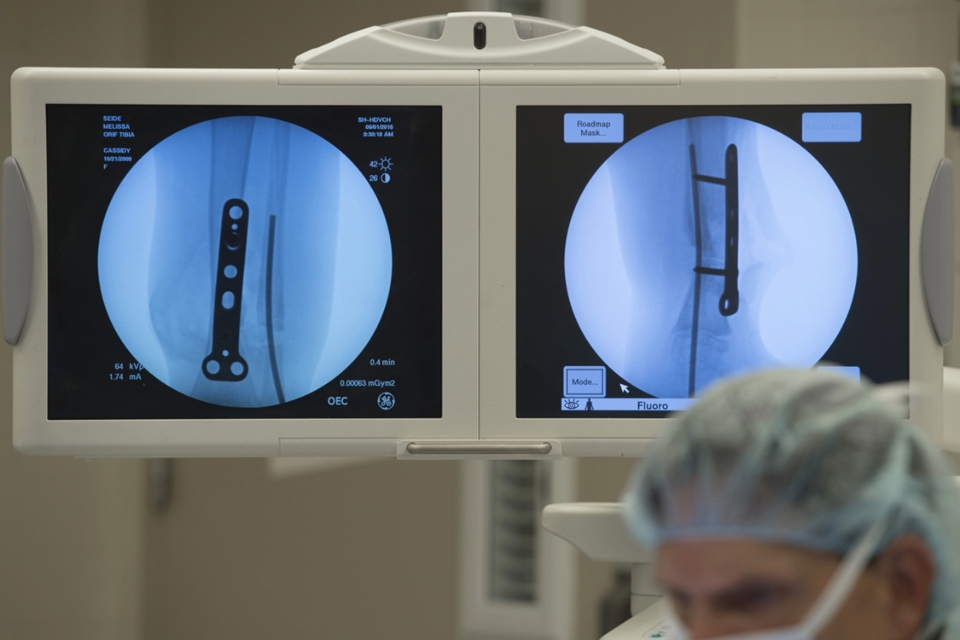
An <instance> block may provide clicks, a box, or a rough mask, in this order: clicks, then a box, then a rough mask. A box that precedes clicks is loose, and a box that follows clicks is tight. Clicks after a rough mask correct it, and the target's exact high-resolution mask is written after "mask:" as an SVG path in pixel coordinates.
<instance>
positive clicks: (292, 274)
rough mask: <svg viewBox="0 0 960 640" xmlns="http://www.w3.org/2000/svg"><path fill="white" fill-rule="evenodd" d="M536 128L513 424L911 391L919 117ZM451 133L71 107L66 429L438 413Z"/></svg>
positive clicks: (783, 110) (854, 112)
mask: <svg viewBox="0 0 960 640" xmlns="http://www.w3.org/2000/svg"><path fill="white" fill-rule="evenodd" d="M516 117H517V127H516V132H517V135H516V167H517V170H516V247H517V254H516V287H517V289H516V290H517V297H516V327H517V329H516V416H517V417H518V418H544V417H556V418H563V417H581V418H582V417H586V414H585V413H583V412H588V411H594V412H596V413H594V414H592V415H595V416H596V417H641V416H642V417H659V416H662V415H665V414H666V413H667V412H668V411H673V410H677V409H683V408H685V407H686V406H688V405H689V403H690V402H691V398H694V397H695V396H696V395H698V394H699V393H700V392H702V390H703V389H704V388H705V387H707V386H708V385H710V384H711V383H713V382H715V381H716V380H717V379H719V378H721V377H723V376H728V375H732V374H737V373H742V372H746V371H751V370H755V369H759V368H763V367H772V366H798V367H813V366H833V367H837V368H838V369H837V370H838V371H839V372H841V373H844V374H848V375H854V376H858V377H859V376H860V375H863V376H866V377H868V378H870V379H872V380H875V381H878V382H884V381H891V380H901V379H906V378H907V377H908V373H909V322H908V292H909V282H908V274H909V244H908V238H909V186H910V185H909V179H910V175H909V173H910V166H909V158H910V107H909V105H860V106H851V105H843V106H837V107H830V106H823V105H817V106H802V105H796V106H781V105H777V106H762V107H761V106H756V107H751V106H736V107H689V106H684V107H668V106H636V107H603V106H596V107H582V106H578V107H563V106H521V107H518V108H517V113H516ZM442 122H443V113H442V109H441V107H383V106H378V107H363V106H359V107H334V106H324V107H216V106H130V105H125V106H110V105H56V104H53V105H48V106H47V141H48V143H47V146H48V148H47V162H48V167H47V170H48V171H47V174H48V179H47V182H48V243H49V263H48V267H49V297H48V305H49V351H48V354H49V376H48V384H49V389H48V418H49V419H50V420H64V419H66V420H70V419H100V420H103V419H106V420H110V419H140V418H264V417H287V418H324V417H338V418H344V417H353V418H391V417H398V418H439V417H441V416H442V415H443V404H442V388H441V387H442V384H441V382H442V377H441V370H442V355H443V354H442V352H441V343H442V334H443V318H442V295H441V288H442V283H443V269H442V266H443V255H442V234H443V227H442V218H443V210H442V195H443V194H442V171H441V166H442ZM482 216H483V212H482V211H481V217H482ZM331 398H333V399H334V401H333V402H331ZM347 398H349V399H348V400H347Z"/></svg>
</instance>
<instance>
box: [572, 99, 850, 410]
mask: <svg viewBox="0 0 960 640" xmlns="http://www.w3.org/2000/svg"><path fill="white" fill-rule="evenodd" d="M565 275H566V284H567V293H568V296H569V299H570V304H571V306H572V307H573V312H574V315H575V316H576V319H577V322H578V324H579V326H580V328H581V330H582V331H583V334H584V336H585V337H586V339H587V341H588V342H589V343H590V345H591V346H592V347H593V349H594V350H595V351H596V353H597V354H598V355H599V356H600V358H601V359H603V361H604V362H605V363H606V364H607V366H609V367H610V368H611V369H613V370H614V371H615V372H616V373H617V374H618V375H620V376H621V377H622V378H623V379H625V380H627V381H629V382H631V383H632V384H633V385H634V386H636V387H637V388H638V389H642V390H643V391H646V392H648V393H651V394H653V395H654V396H657V397H664V398H671V397H673V398H677V397H687V396H688V395H691V393H696V392H698V391H700V390H702V389H703V388H704V387H706V386H707V385H709V384H710V383H711V382H713V381H715V380H717V379H718V378H720V377H722V376H727V375H731V374H736V373H738V372H743V371H747V370H751V369H757V368H761V367H768V366H778V365H783V366H796V367H810V366H813V365H814V364H816V363H817V362H818V361H819V360H820V359H821V358H822V357H823V354H824V353H825V352H826V351H827V349H828V348H829V347H830V345H831V344H832V343H833V342H834V340H835V339H836V337H837V334H838V333H839V331H840V329H841V327H842V326H843V323H844V321H845V320H846V317H847V314H848V313H849V310H850V305H851V302H852V300H853V293H854V288H855V286H856V280H857V240H856V235H855V233H854V228H853V223H852V221H851V218H850V212H849V211H848V209H847V205H846V203H845V202H844V199H843V196H842V195H841V193H840V190H839V189H838V188H837V186H836V184H835V183H834V182H833V180H832V178H831V177H830V175H829V174H828V173H827V171H826V170H825V169H824V168H823V166H822V165H821V164H820V163H819V162H818V161H817V160H816V159H815V158H814V157H813V156H812V155H810V153H808V152H807V151H806V150H805V149H804V148H803V147H802V146H800V145H799V144H797V143H796V142H794V141H793V140H791V139H790V138H788V137H786V136H785V135H783V134H781V133H779V132H777V131H775V130H773V129H771V128H769V127H766V126H764V125H761V124H757V123H755V122H751V121H749V120H744V119H741V118H732V117H725V116H709V117H696V118H687V119H683V120H677V121H674V122H670V123H668V124H664V125H661V126H659V127H656V128H654V129H651V130H649V131H647V132H645V133H643V134H641V135H639V136H637V137H636V138H634V139H632V140H630V141H629V142H628V143H626V144H624V145H623V146H622V147H621V148H620V149H619V150H617V151H616V153H614V154H613V155H612V156H610V158H609V159H608V160H607V161H606V162H605V163H604V164H603V165H602V166H601V167H600V168H599V169H598V170H597V172H596V173H595V174H594V175H593V177H592V178H591V180H590V182H589V183H588V184H587V186H586V188H585V189H584V190H583V193H582V194H581V196H580V199H579V201H578V203H577V206H576V209H575V210H574V213H573V217H572V219H571V222H570V226H569V229H568V233H567V241H566V249H565ZM731 301H734V303H731Z"/></svg>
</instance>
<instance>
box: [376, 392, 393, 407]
mask: <svg viewBox="0 0 960 640" xmlns="http://www.w3.org/2000/svg"><path fill="white" fill-rule="evenodd" d="M396 403H397V399H396V398H394V397H393V394H392V393H390V392H389V391H384V392H383V393H381V394H380V395H379V397H377V406H378V407H380V408H381V409H383V410H384V411H389V410H390V409H393V405H395V404H396Z"/></svg>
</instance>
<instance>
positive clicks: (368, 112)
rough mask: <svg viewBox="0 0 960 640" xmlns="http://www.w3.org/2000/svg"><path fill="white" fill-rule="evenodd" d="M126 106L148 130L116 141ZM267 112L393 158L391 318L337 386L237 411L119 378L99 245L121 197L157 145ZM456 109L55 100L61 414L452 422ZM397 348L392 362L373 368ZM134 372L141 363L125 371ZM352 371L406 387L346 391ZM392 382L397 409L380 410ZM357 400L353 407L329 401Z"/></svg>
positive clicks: (344, 147) (367, 156) (364, 154)
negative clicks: (126, 181) (450, 215)
mask: <svg viewBox="0 0 960 640" xmlns="http://www.w3.org/2000/svg"><path fill="white" fill-rule="evenodd" d="M105 115H120V116H122V118H123V122H126V123H129V124H130V125H131V127H132V129H133V131H134V132H135V135H136V138H135V139H134V140H126V139H123V138H112V139H108V138H104V137H103V129H102V124H103V116H105ZM238 115H258V116H266V117H270V118H276V119H279V120H284V121H286V122H290V123H292V124H296V125H299V126H301V127H304V128H305V129H308V130H310V131H312V132H314V133H316V134H318V135H320V136H322V137H323V138H325V139H326V140H327V141H329V142H330V143H331V144H333V145H334V146H335V147H337V148H338V149H340V151H341V152H343V153H344V154H345V155H346V156H347V157H348V158H350V159H351V160H352V161H353V162H354V163H355V164H356V165H357V167H358V168H359V169H360V171H361V172H362V173H364V174H365V175H366V174H367V173H370V171H369V170H368V169H369V166H368V165H369V162H370V161H371V160H373V159H377V158H380V157H390V158H392V159H393V163H394V167H393V168H392V170H391V175H392V177H393V180H392V181H391V183H390V184H389V185H381V184H372V185H371V186H373V189H374V192H375V193H376V195H377V197H378V199H379V200H380V204H381V206H382V208H383V212H384V215H385V217H386V221H387V226H388V228H389V232H390V240H391V244H392V250H393V276H392V281H391V284H390V292H389V297H388V299H387V304H386V308H385V309H384V312H383V316H382V318H381V320H380V324H379V326H378V327H377V330H376V331H375V333H374V335H373V337H372V338H371V339H370V341H369V342H368V344H367V346H366V347H365V348H364V349H363V351H362V352H361V353H360V355H359V356H358V357H357V358H356V359H355V360H354V361H353V363H351V364H350V365H349V366H348V367H347V369H346V370H344V371H343V372H342V373H341V374H340V375H339V376H337V377H336V378H334V380H332V381H331V382H330V383H328V384H327V385H325V386H323V387H321V388H320V389H318V390H317V391H315V392H313V393H311V394H308V395H306V396H304V397H301V398H298V399H295V400H292V401H290V402H287V403H285V404H281V405H275V406H271V407H262V408H237V407H226V406H219V405H214V404H210V403H207V402H202V401H199V400H196V399H194V398H191V397H189V396H186V395H184V394H181V393H179V392H178V391H175V390H173V389H171V388H169V387H167V386H166V385H165V384H163V383H162V382H160V381H159V380H157V379H156V378H154V377H152V376H150V375H149V372H146V371H144V375H143V380H142V381H132V380H128V379H124V380H123V381H114V380H110V376H109V374H110V373H113V372H115V369H114V366H115V363H125V365H126V363H132V362H135V358H134V357H133V356H132V355H131V354H130V353H129V352H128V351H127V349H126V348H125V347H124V345H123V343H122V342H121V341H120V338H119V337H118V336H117V334H116V332H115V331H114V329H113V327H112V325H111V323H110V320H109V318H108V316H107V312H106V308H105V307H104V304H103V301H102V299H101V296H100V285H99V279H98V274H97V251H98V243H99V236H100V229H101V225H102V223H103V220H104V216H105V215H106V211H107V207H108V205H109V204H110V200H111V198H112V196H113V193H114V192H115V190H116V189H117V187H118V186H119V185H120V182H121V181H122V180H123V178H124V176H125V175H126V174H127V172H128V171H129V169H130V168H131V167H132V166H133V164H135V163H136V161H137V160H139V159H140V158H141V157H142V156H143V155H144V154H145V153H146V152H147V151H149V150H150V149H151V148H152V147H153V146H155V145H156V144H158V143H159V142H161V141H162V140H163V139H165V138H166V137H168V136H170V135H172V134H174V133H176V132H177V131H180V130H181V129H184V128H185V127H188V126H190V125H193V124H196V123H199V122H203V121H206V120H211V119H213V118H219V117H225V116H238ZM364 116H367V117H369V116H378V117H384V116H389V117H392V121H393V123H394V137H392V138H363V137H362V132H363V130H364V125H363V124H360V123H358V117H364ZM441 119H442V108H441V107H389V106H322V107H316V106H197V105H191V106H180V105H173V106H171V105H166V106H157V105H151V106H140V105H47V199H48V207H47V223H48V224H47V226H48V235H47V242H48V245H47V246H48V252H49V253H48V272H49V274H48V313H49V337H48V347H49V349H48V389H47V390H48V398H47V400H48V402H47V408H48V418H49V419H50V420H64V419H97V420H103V419H146V418H151V419H163V418H167V419H173V418H181V419H184V418H411V417H418V418H439V417H441V415H442V402H441V400H442V398H441V391H442V388H441V387H442V380H441V355H442V354H441V335H442V326H441V311H442V310H441V284H442V279H441V268H442V245H441V219H442V203H441V197H442V175H441V168H442V164H441V160H442V158H441V149H442V147H441V145H442V127H441V124H442V123H441ZM115 146H129V147H132V152H131V155H132V156H133V158H132V160H133V162H129V163H112V164H109V165H108V166H107V167H106V168H105V167H104V163H103V156H104V151H103V149H104V147H115ZM380 358H391V359H393V360H395V361H396V364H395V365H393V366H390V367H382V366H376V367H372V366H370V365H369V362H370V360H371V359H380ZM122 372H123V373H125V374H127V373H128V371H127V370H126V369H124V370H123V371H122ZM341 379H366V380H371V379H380V380H395V381H396V386H395V387H394V388H386V389H381V388H373V387H367V388H360V387H351V388H343V387H341V386H340V382H339V381H340V380H341ZM382 391H389V392H390V393H392V394H393V395H394V396H395V397H396V405H395V406H394V408H392V409H391V410H389V411H384V410H382V409H380V408H379V407H378V406H377V397H378V395H379V394H380V393H381V392H382ZM330 396H348V397H349V404H348V406H337V405H330V404H328V398H329V397H330Z"/></svg>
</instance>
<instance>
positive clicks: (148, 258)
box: [98, 116, 393, 407]
mask: <svg viewBox="0 0 960 640" xmlns="http://www.w3.org/2000/svg"><path fill="white" fill-rule="evenodd" d="M392 264H393V260H392V248H391V241H390V234H389V231H388V228H387V223H386V219H385V217H384V214H383V210H382V209H381V206H380V203H379V201H378V199H377V196H376V195H375V194H374V192H373V190H372V189H371V187H370V185H369V184H368V181H367V179H366V177H365V176H364V175H363V174H361V172H360V171H359V170H358V169H357V167H356V166H355V165H354V164H353V163H352V162H351V161H350V160H349V159H348V158H347V157H346V156H345V155H344V154H343V153H342V152H341V151H340V150H338V149H337V148H336V147H334V146H333V145H332V144H330V143H329V142H328V141H326V140H325V139H324V138H322V137H320V136H318V135H317V134H315V133H312V132H310V131H308V130H306V129H304V128H302V127H299V126H296V125H293V124H290V123H288V122H284V121H282V120H278V119H274V118H268V117H261V116H237V117H223V118H217V119H213V120H208V121H206V122H201V123H199V124H196V125H193V126H189V127H187V128H185V129H182V130H180V131H178V132H177V133H174V134H173V135H171V136H169V137H168V138H166V139H164V140H163V141H162V142H160V143H159V144H158V145H156V146H155V147H153V148H152V149H151V150H150V151H148V152H147V153H146V154H145V155H144V156H143V157H142V158H141V159H140V160H139V161H137V163H136V164H135V165H134V166H133V167H132V168H131V169H130V171H129V173H127V175H126V177H125V178H124V179H123V181H122V183H121V184H120V187H119V188H118V189H117V191H116V193H115V194H114V196H113V199H112V200H111V202H110V205H109V208H108V209H107V213H106V217H105V219H104V222H103V226H102V230H101V232H100V242H99V253H98V272H99V281H100V288H101V293H102V296H103V301H104V304H105V306H106V309H107V313H108V315H109V318H110V321H111V323H112V324H113V327H114V329H115V330H116V332H117V334H118V335H119V337H120V339H121V340H122V341H123V343H124V345H125V346H126V347H127V349H128V350H129V351H130V353H131V354H132V355H133V356H134V357H135V358H137V359H138V360H139V362H140V363H141V364H142V365H143V366H144V367H145V368H146V369H147V370H148V371H149V372H150V373H151V374H153V376H155V377H156V378H158V379H159V380H160V381H162V382H163V383H165V384H166V385H168V386H170V387H172V388H173V389H176V390H177V391H179V392H181V393H183V394H186V395H188V396H190V397H193V398H196V399H198V400H202V401H205V402H209V403H212V404H216V405H222V406H229V407H265V406H271V405H276V404H280V403H284V402H288V401H290V400H293V399H296V398H299V397H301V396H304V395H306V394H308V393H311V392H313V391H315V390H316V389H318V388H319V387H321V386H323V385H325V384H327V383H328V382H330V381H331V380H332V379H334V378H335V377H336V376H337V375H338V374H340V373H341V372H342V371H343V370H344V369H345V368H346V367H347V366H348V365H350V363H351V362H353V360H354V359H355V358H356V357H357V356H358V355H359V354H360V352H361V350H362V349H363V348H364V347H365V346H366V344H367V343H368V341H369V340H370V338H371V336H372V335H373V333H374V331H375V330H376V328H377V326H378V324H379V322H380V319H381V316H382V314H383V311H384V308H385V306H386V302H387V296H388V293H389V290H390V285H391V275H392Z"/></svg>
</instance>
